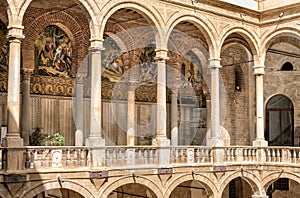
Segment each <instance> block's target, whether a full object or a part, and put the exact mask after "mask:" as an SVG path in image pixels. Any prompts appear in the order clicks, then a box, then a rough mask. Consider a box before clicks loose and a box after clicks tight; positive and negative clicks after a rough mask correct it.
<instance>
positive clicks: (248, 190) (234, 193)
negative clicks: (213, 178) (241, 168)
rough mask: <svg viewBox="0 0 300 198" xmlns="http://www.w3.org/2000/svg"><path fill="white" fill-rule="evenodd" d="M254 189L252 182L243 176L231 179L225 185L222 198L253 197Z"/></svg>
mask: <svg viewBox="0 0 300 198" xmlns="http://www.w3.org/2000/svg"><path fill="white" fill-rule="evenodd" d="M252 195H253V189H252V187H251V186H250V184H249V183H248V182H247V181H246V180H244V179H243V178H241V177H237V178H235V179H233V180H231V181H230V182H229V183H228V184H227V186H226V187H225V189H224V191H223V193H222V198H239V197H243V198H251V196H252Z"/></svg>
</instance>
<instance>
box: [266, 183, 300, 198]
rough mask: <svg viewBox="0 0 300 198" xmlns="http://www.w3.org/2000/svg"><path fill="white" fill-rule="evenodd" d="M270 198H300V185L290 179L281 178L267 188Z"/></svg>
mask: <svg viewBox="0 0 300 198" xmlns="http://www.w3.org/2000/svg"><path fill="white" fill-rule="evenodd" d="M266 193H267V196H269V198H282V197H290V198H297V197H299V183H298V182H296V181H294V180H292V179H288V178H280V179H277V180H276V181H274V182H272V183H271V184H270V185H269V187H268V188H267V191H266Z"/></svg>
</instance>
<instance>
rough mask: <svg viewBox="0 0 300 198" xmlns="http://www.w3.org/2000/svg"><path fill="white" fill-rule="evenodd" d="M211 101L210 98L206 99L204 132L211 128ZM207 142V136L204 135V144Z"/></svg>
mask: <svg viewBox="0 0 300 198" xmlns="http://www.w3.org/2000/svg"><path fill="white" fill-rule="evenodd" d="M210 126H211V101H210V99H207V100H206V134H207V132H208V130H209V129H210V128H211V127H210ZM208 144H209V139H208V137H205V145H208Z"/></svg>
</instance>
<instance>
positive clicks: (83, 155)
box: [79, 149, 86, 166]
mask: <svg viewBox="0 0 300 198" xmlns="http://www.w3.org/2000/svg"><path fill="white" fill-rule="evenodd" d="M85 151H86V150H84V149H82V150H79V152H80V153H79V156H80V166H85V162H84V158H85Z"/></svg>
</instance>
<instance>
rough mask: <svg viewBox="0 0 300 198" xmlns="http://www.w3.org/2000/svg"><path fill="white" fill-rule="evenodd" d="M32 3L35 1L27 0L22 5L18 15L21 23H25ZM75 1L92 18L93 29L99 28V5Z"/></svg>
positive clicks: (87, 1)
mask: <svg viewBox="0 0 300 198" xmlns="http://www.w3.org/2000/svg"><path fill="white" fill-rule="evenodd" d="M32 1H35V0H25V1H24V2H23V4H22V5H21V7H20V10H19V13H18V16H19V17H20V20H21V21H23V17H24V14H25V12H26V10H27V8H28V7H29V5H30V3H31V2H32ZM75 1H77V2H79V3H80V4H81V5H83V7H84V8H85V10H86V11H87V12H88V13H89V15H90V18H91V23H92V25H91V27H93V26H98V23H97V20H96V16H97V13H99V10H97V9H98V6H97V4H96V3H95V2H94V1H92V0H75Z"/></svg>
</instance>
